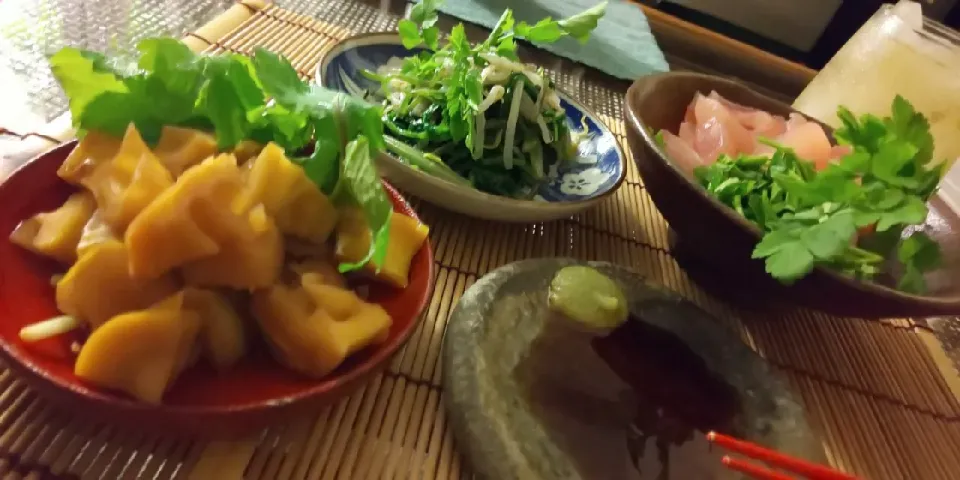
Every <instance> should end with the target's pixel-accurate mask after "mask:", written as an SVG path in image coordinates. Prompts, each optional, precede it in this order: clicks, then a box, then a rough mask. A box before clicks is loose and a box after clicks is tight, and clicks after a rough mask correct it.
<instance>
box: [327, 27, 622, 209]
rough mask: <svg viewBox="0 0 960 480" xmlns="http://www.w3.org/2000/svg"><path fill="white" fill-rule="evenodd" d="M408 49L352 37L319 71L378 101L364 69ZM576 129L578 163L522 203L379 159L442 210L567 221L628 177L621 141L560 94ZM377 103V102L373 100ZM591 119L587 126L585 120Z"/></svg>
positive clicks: (401, 183) (556, 172)
mask: <svg viewBox="0 0 960 480" xmlns="http://www.w3.org/2000/svg"><path fill="white" fill-rule="evenodd" d="M419 51H420V49H414V50H408V49H406V48H405V47H404V46H403V45H402V44H401V42H400V37H399V35H397V34H396V33H374V34H365V35H358V36H354V37H351V38H347V39H345V40H343V41H341V42H340V43H338V44H337V45H335V46H334V47H333V48H331V49H330V50H328V51H327V52H326V53H325V54H324V55H323V58H322V59H321V61H320V64H319V66H318V67H317V78H318V79H319V81H320V82H321V84H322V85H323V86H324V87H327V88H330V89H333V90H339V91H342V92H346V93H349V94H351V95H354V96H358V97H364V98H368V97H372V95H371V92H375V91H376V90H377V89H379V84H377V83H376V82H373V81H371V80H369V79H367V78H366V77H364V76H363V75H361V73H360V72H361V71H363V70H372V71H376V70H377V68H378V67H380V66H381V65H384V64H386V63H387V62H389V61H390V59H393V58H403V57H407V56H410V55H414V54H416V53H418V52H419ZM558 93H559V96H560V105H561V106H562V107H563V109H564V110H565V111H566V114H567V122H568V124H569V125H570V128H571V129H572V130H580V129H581V128H583V127H582V125H584V123H585V124H586V125H587V128H588V129H589V133H588V135H586V137H585V138H584V139H583V140H581V142H580V145H579V148H578V155H577V159H576V160H575V161H571V162H567V163H565V164H564V165H560V166H558V167H554V168H553V169H551V170H552V171H550V172H549V174H548V178H549V181H548V182H547V183H545V184H544V185H542V186H541V187H540V189H539V190H538V191H537V194H536V195H535V196H534V199H533V200H517V199H513V198H508V197H501V196H497V195H491V194H488V193H484V192H481V191H479V190H475V189H472V188H469V187H464V186H461V185H456V184H454V183H451V182H448V181H446V180H443V179H440V178H437V177H433V176H431V175H428V174H426V173H423V172H421V171H419V170H416V169H413V168H410V167H409V166H407V165H405V164H403V163H401V162H400V161H399V160H397V159H395V158H393V157H392V156H389V155H383V156H382V158H380V159H379V162H378V166H379V167H380V170H381V173H382V174H383V175H384V176H385V177H387V178H388V179H389V180H390V181H391V182H392V183H394V184H395V185H397V186H398V187H400V188H401V189H403V190H405V191H407V192H409V193H411V194H413V195H415V196H418V197H420V198H423V199H424V200H426V201H428V202H430V203H434V204H436V205H438V206H441V207H443V208H446V209H448V210H453V211H456V212H459V213H464V214H467V215H470V216H474V217H479V218H485V219H489V220H499V221H513V222H527V221H545V220H553V219H557V218H563V217H567V216H570V215H573V214H575V213H577V212H580V211H582V210H585V209H587V208H589V207H591V206H593V205H594V204H596V203H597V202H598V201H600V200H601V199H602V198H603V197H605V196H607V195H609V194H611V193H613V192H614V190H616V189H617V187H619V186H620V183H621V182H623V179H624V176H625V174H626V163H625V158H626V157H625V156H624V154H623V151H622V150H621V149H620V146H619V144H618V143H617V140H616V137H614V136H613V133H611V132H610V129H608V128H607V127H606V126H605V125H603V123H601V122H600V120H599V119H598V118H597V116H596V115H594V114H593V113H591V112H590V111H588V110H587V109H586V108H584V107H583V106H582V105H580V104H578V103H577V102H575V101H573V99H571V98H570V97H569V96H568V95H566V94H564V93H562V92H558ZM371 101H375V100H371ZM584 117H586V122H583V119H584Z"/></svg>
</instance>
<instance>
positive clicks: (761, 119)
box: [697, 90, 787, 138]
mask: <svg viewBox="0 0 960 480" xmlns="http://www.w3.org/2000/svg"><path fill="white" fill-rule="evenodd" d="M697 95H700V94H699V93H698V94H697ZM707 98H712V99H714V100H716V101H718V102H720V103H721V104H723V105H724V106H725V107H727V108H728V109H729V110H730V112H731V113H732V114H733V115H734V116H735V117H736V118H737V120H739V121H740V124H741V125H743V126H744V127H745V128H746V129H747V130H750V131H751V132H753V133H754V134H755V135H757V136H761V137H767V138H773V137H776V136H778V135H781V134H783V132H785V131H787V125H786V120H784V118H783V117H781V116H779V115H772V114H770V113H768V112H765V111H763V110H757V109H755V108H750V107H746V106H743V105H740V104H739V103H736V102H731V101H730V100H727V99H726V98H723V97H722V96H721V95H720V94H719V93H717V92H716V90H714V91H712V92H710V95H709V96H708V97H707Z"/></svg>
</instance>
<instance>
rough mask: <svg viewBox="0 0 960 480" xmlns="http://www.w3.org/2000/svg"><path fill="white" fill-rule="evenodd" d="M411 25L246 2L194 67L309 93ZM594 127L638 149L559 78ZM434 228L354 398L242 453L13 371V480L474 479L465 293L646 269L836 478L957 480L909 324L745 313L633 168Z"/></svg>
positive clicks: (8, 425)
mask: <svg viewBox="0 0 960 480" xmlns="http://www.w3.org/2000/svg"><path fill="white" fill-rule="evenodd" d="M395 23H396V18H395V17H393V16H391V15H388V14H384V13H382V12H380V11H378V10H376V9H374V8H371V7H367V6H365V5H360V4H352V3H346V4H345V5H343V6H342V7H341V8H338V9H337V10H336V11H331V12H327V13H326V14H325V15H324V16H323V20H322V21H321V20H316V19H312V18H308V17H304V16H301V15H298V14H294V13H291V12H289V11H286V10H283V9H281V8H278V7H275V6H269V5H264V4H261V3H258V2H254V1H250V0H248V1H247V2H246V3H243V4H238V5H235V6H234V7H232V8H231V9H230V10H229V11H228V12H226V13H225V14H224V15H222V16H220V17H218V18H217V19H215V20H214V21H212V22H211V23H210V24H208V25H206V26H205V27H203V28H201V29H199V30H197V31H196V32H194V33H193V34H190V35H188V37H187V41H188V42H189V43H190V44H191V45H192V46H193V47H194V48H196V49H198V50H199V49H203V50H206V51H208V52H211V53H218V52H224V51H233V52H240V53H249V52H250V51H251V49H252V47H254V46H265V47H267V48H269V49H271V50H274V51H278V52H281V53H283V54H285V55H286V56H288V57H289V58H290V59H291V60H292V61H293V63H294V66H295V67H296V68H297V69H298V70H299V71H300V72H301V74H302V75H304V76H310V75H311V74H312V72H313V69H314V67H315V66H316V64H317V62H318V60H319V56H320V53H321V52H322V51H323V50H324V49H325V48H329V47H330V46H331V45H333V44H334V43H335V42H336V41H337V40H339V39H341V38H344V37H346V36H348V35H351V34H353V33H360V32H365V31H378V30H389V29H392V28H394V27H395ZM554 73H555V74H556V79H557V81H558V83H559V84H560V85H561V86H562V87H563V88H564V89H565V90H566V91H568V92H570V93H572V94H573V95H574V96H576V97H577V98H579V99H580V100H581V101H583V102H584V103H585V104H587V105H589V106H590V107H592V108H593V109H594V110H595V111H597V112H598V113H599V114H600V115H601V116H602V117H603V120H604V121H605V122H606V123H607V125H609V126H610V127H611V129H612V130H613V131H614V132H615V133H616V135H617V137H618V138H619V139H620V141H621V144H622V145H623V147H624V149H625V150H627V152H628V156H629V149H628V147H627V145H626V142H625V140H624V137H623V134H624V125H623V123H622V121H621V120H620V118H621V108H622V104H621V98H620V96H619V95H618V94H616V93H615V92H613V91H610V90H605V89H603V88H601V87H599V86H597V85H595V84H592V83H588V82H586V81H583V79H582V78H581V77H580V76H578V75H570V74H568V73H565V72H554ZM412 200H413V203H414V205H415V207H416V209H417V211H418V212H419V213H420V215H421V216H422V218H423V220H424V221H425V222H427V223H428V224H430V225H431V227H432V231H431V241H432V243H433V246H434V249H435V252H436V262H437V267H438V268H437V271H438V276H437V279H436V290H435V292H434V294H433V297H432V299H431V301H430V306H429V310H428V312H427V313H426V314H425V316H424V318H423V320H422V323H421V324H420V325H419V327H418V329H417V330H416V332H415V333H414V334H413V336H412V337H411V340H410V342H409V343H408V344H407V346H406V347H405V348H404V349H403V350H402V352H401V353H400V354H399V355H398V356H397V358H396V359H395V361H394V362H393V363H392V365H391V366H390V368H389V369H388V371H387V372H385V373H383V374H382V375H379V376H377V377H376V378H374V379H373V380H372V381H371V382H370V383H369V384H367V385H365V386H364V387H363V388H362V389H361V390H359V391H358V392H357V393H356V394H354V395H353V396H351V397H350V398H348V399H346V400H344V401H342V402H340V403H339V404H336V405H333V406H331V407H329V408H326V409H323V410H319V411H317V412H315V413H313V414H311V415H308V416H305V417H303V418H300V419H297V420H296V421H293V422H290V423H288V424H284V425H277V426H275V427H273V428H269V429H267V430H266V431H264V432H261V433H259V434H257V435H252V436H250V437H248V438H242V439H237V440H235V441H219V442H203V441H196V440H194V439H189V438H172V437H157V436H153V435H145V434H142V433H139V432H135V431H121V430H118V429H117V428H116V427H114V426H111V425H102V424H94V423H91V422H90V421H87V420H86V419H85V418H83V415H82V412H70V411H63V410H58V409H54V408H51V407H50V406H48V405H47V403H46V402H45V401H44V400H43V399H41V398H38V397H37V396H36V394H35V393H34V392H33V391H31V390H30V389H29V388H27V387H25V386H24V385H23V384H22V382H21V381H20V380H18V379H17V378H15V377H14V376H13V374H11V373H10V372H9V371H8V370H6V369H5V368H3V366H2V365H0V478H4V479H7V478H31V479H41V478H101V479H113V478H124V479H132V478H151V479H166V478H191V479H221V478H223V479H231V478H241V477H243V478H250V479H261V478H262V479H285V478H298V479H299V478H310V479H316V478H323V479H328V478H349V479H354V478H355V479H364V478H369V479H381V478H437V479H444V480H446V479H459V478H468V477H470V473H469V468H468V466H467V465H464V464H463V462H462V459H461V457H460V456H459V455H458V453H457V451H456V449H455V446H454V442H453V439H452V437H451V433H450V431H449V429H447V427H446V418H445V413H444V410H443V387H442V385H441V383H440V378H441V372H440V368H441V367H440V363H439V358H440V347H441V342H442V340H443V332H444V328H445V325H446V320H447V316H448V314H449V313H450V311H451V309H452V308H453V306H454V305H455V304H456V302H457V299H458V298H459V297H460V295H461V294H462V293H463V291H464V290H465V289H466V288H467V287H469V286H470V285H471V284H472V283H473V282H474V281H476V280H477V278H479V277H480V276H482V275H483V274H484V273H486V272H488V271H490V270H491V269H493V268H496V267H498V266H500V265H503V264H505V263H508V262H511V261H514V260H519V259H523V258H530V257H539V256H572V257H577V258H582V259H590V260H607V261H613V262H617V263H619V264H623V265H628V266H631V267H633V268H635V269H637V270H639V271H641V272H644V273H646V274H647V275H649V276H650V277H651V278H652V279H654V280H656V281H658V282H661V283H663V284H664V285H666V286H668V287H670V288H672V289H674V290H676V291H678V292H680V293H682V294H684V295H685V296H687V297H689V298H690V299H692V300H693V301H695V302H697V303H698V304H700V305H701V306H702V307H704V308H705V309H707V310H709V311H711V312H713V313H714V314H716V315H717V316H718V318H721V319H723V321H724V322H725V323H726V324H727V325H728V326H729V327H730V328H732V329H734V330H736V331H738V332H739V333H740V334H741V336H742V337H743V339H744V340H745V341H746V342H747V343H748V344H749V345H751V346H752V347H753V348H754V349H756V350H757V351H758V352H760V353H761V354H762V355H763V356H764V357H765V358H767V359H768V360H769V361H770V362H771V363H772V364H773V365H775V366H777V367H778V368H779V370H780V371H781V372H783V374H784V375H786V377H787V378H788V379H789V380H790V381H791V383H792V385H793V387H794V388H795V390H796V391H797V393H798V394H799V396H800V398H801V399H802V400H803V402H804V404H805V406H806V408H807V412H808V417H809V419H810V421H811V422H812V424H813V426H814V427H815V428H816V429H817V430H818V431H819V432H820V433H821V435H822V438H823V443H824V448H825V450H826V453H827V455H828V458H829V460H830V461H831V463H833V464H834V465H835V466H836V467H838V468H840V469H842V470H846V471H849V472H853V473H856V474H858V475H861V476H863V477H865V478H868V479H877V480H880V479H891V480H899V479H949V478H956V477H957V472H960V422H958V418H960V401H958V396H957V394H956V393H955V392H957V391H958V390H957V388H956V386H957V385H958V384H960V382H958V378H957V376H956V372H955V371H953V370H952V368H951V367H950V366H949V361H948V360H947V359H946V356H945V355H944V354H943V352H942V350H941V349H940V348H939V345H938V343H937V341H936V340H935V339H934V338H933V337H932V335H931V334H930V333H929V332H928V331H927V330H925V329H924V328H923V327H922V326H921V325H920V324H918V323H917V322H914V321H912V320H910V319H893V320H887V321H883V322H867V321H862V320H857V319H840V318H832V317H828V316H825V315H821V314H818V313H812V312H807V311H792V312H791V313H789V314H785V315H780V316H772V315H769V314H768V315H759V314H756V313H751V312H747V311H738V310H735V309H733V308H732V307H729V306H725V305H724V304H723V303H721V302H720V301H719V300H717V299H715V298H713V297H711V296H709V295H708V294H706V293H705V292H703V291H702V290H700V289H699V288H698V287H696V286H695V285H694V284H692V283H691V281H690V280H689V279H688V278H687V275H686V274H685V273H684V271H683V270H682V269H681V268H680V266H679V265H678V263H677V261H676V259H675V258H674V256H673V254H672V253H671V251H670V244H669V241H668V227H667V224H666V222H665V220H664V219H663V217H662V216H660V214H659V213H658V212H657V210H656V208H655V207H654V205H653V203H652V201H651V199H650V197H649V196H648V195H647V193H646V191H645V190H644V186H643V182H642V181H641V179H640V177H639V175H638V173H637V171H636V168H635V167H634V165H633V164H632V163H630V164H629V170H628V176H627V181H626V182H625V183H624V185H623V187H622V188H621V189H620V190H618V191H617V192H616V194H615V195H613V196H611V197H609V198H608V199H606V200H605V201H604V202H603V203H602V204H601V205H600V206H599V207H597V208H596V209H594V210H592V211H590V212H587V213H585V214H582V215H578V216H576V217H573V218H570V219H567V220H563V221H558V222H551V223H546V224H539V223H538V224H529V225H506V224H496V223H490V222H484V221H480V220H473V219H467V218H463V217H462V216H456V215H451V214H449V213H446V212H444V211H443V210H440V209H438V208H436V207H433V206H431V205H427V204H424V203H421V202H417V201H416V199H412Z"/></svg>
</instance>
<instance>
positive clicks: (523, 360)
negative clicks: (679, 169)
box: [443, 259, 824, 480]
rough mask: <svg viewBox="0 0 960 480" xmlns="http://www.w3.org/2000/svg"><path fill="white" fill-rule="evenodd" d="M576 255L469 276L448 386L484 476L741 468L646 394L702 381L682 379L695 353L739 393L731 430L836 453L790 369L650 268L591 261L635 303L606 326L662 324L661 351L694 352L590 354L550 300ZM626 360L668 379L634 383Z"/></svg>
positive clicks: (466, 449) (658, 333) (818, 458)
mask: <svg viewBox="0 0 960 480" xmlns="http://www.w3.org/2000/svg"><path fill="white" fill-rule="evenodd" d="M578 263H580V262H578V261H576V260H569V259H536V260H525V261H521V262H517V263H513V264H509V265H507V266H504V267H501V268H499V269H497V270H495V271H493V272H491V273H490V274H488V275H487V276H485V277H483V278H482V279H480V280H479V281H477V282H476V283H475V284H474V285H473V286H471V287H470V288H469V289H468V290H467V291H466V292H465V293H464V294H463V296H462V297H461V299H460V302H459V304H458V305H457V307H456V309H455V310H454V312H453V314H452V315H451V317H450V320H449V324H448V326H447V332H446V336H445V338H444V345H443V368H444V385H445V392H444V393H445V396H444V398H445V401H446V405H447V408H448V412H449V415H450V422H451V425H452V428H453V432H454V435H455V438H456V440H457V444H458V446H459V449H460V450H461V451H462V452H463V453H465V454H466V456H467V459H468V460H469V462H470V463H471V466H472V467H473V469H474V470H475V472H476V474H477V476H478V477H479V478H488V479H498V480H509V479H523V480H535V479H541V478H542V479H556V478H563V479H580V478H584V479H590V478H617V479H624V480H629V479H644V478H650V479H654V478H656V479H658V480H660V479H663V480H666V479H688V478H698V479H700V478H706V479H710V478H716V479H721V478H739V477H737V476H736V475H735V474H733V473H732V472H729V471H726V470H725V469H724V468H723V467H722V466H721V464H720V457H721V456H722V453H721V452H719V451H713V452H710V451H709V449H708V445H707V444H706V441H705V440H704V439H703V432H700V431H697V427H691V426H690V425H687V426H684V425H680V424H678V423H676V422H673V420H670V419H668V418H666V417H661V416H660V415H659V414H658V413H656V412H657V411H658V408H657V407H656V406H655V405H654V402H649V401H648V400H650V399H652V398H654V397H657V396H658V395H659V397H658V398H660V399H663V398H666V397H664V396H662V395H661V394H663V393H667V394H669V395H673V397H672V398H680V397H676V395H677V393H678V392H681V393H682V391H683V390H684V388H687V389H689V388H691V385H693V388H697V387H696V386H697V385H698V384H697V383H696V382H695V383H693V384H691V383H690V382H686V385H684V383H685V382H683V381H675V380H671V379H676V378H680V377H682V376H683V375H685V373H686V372H687V371H692V370H686V366H687V365H689V364H690V362H691V361H692V362H699V363H700V364H701V365H702V367H701V368H703V369H704V370H706V371H707V372H708V373H709V374H710V375H711V377H712V380H713V381H719V382H723V384H725V385H727V387H725V388H729V389H730V390H731V391H732V394H733V395H734V396H735V398H737V403H738V405H737V408H736V411H735V413H734V415H732V416H731V417H730V418H725V419H724V420H723V422H724V424H725V425H727V426H728V427H729V428H727V429H726V430H727V433H730V434H733V435H736V436H738V437H739V438H743V439H747V440H750V441H752V442H755V443H758V444H762V445H766V446H768V447H771V448H774V449H776V450H779V451H781V452H784V453H786V454H789V455H793V456H796V457H800V458H805V459H809V460H812V461H815V462H820V463H823V462H824V457H823V451H822V449H821V447H820V443H819V442H818V440H817V439H816V437H815V435H814V434H813V432H812V431H811V429H810V426H809V425H808V424H807V422H806V420H805V419H804V414H803V409H802V408H801V406H800V404H799V403H798V402H797V401H796V400H795V398H794V396H793V395H792V394H791V392H790V390H789V388H788V386H787V384H786V382H785V380H784V379H782V378H781V377H780V376H779V375H777V373H776V372H774V371H773V370H772V369H771V367H770V366H769V365H768V364H767V363H766V362H765V361H764V360H763V359H761V358H760V357H759V356H758V355H757V354H755V353H754V352H753V351H752V350H750V349H749V348H748V347H747V346H746V345H745V344H744V343H743V342H742V341H741V340H740V339H739V338H738V337H737V336H736V335H735V334H734V333H733V332H731V331H729V330H728V329H726V328H725V327H723V326H722V324H721V323H720V321H719V320H717V319H716V318H713V317H712V316H711V315H709V314H708V313H706V312H704V311H703V310H701V309H699V308H698V307H696V306H694V305H693V304H691V303H689V302H687V301H685V300H683V299H682V298H680V297H679V296H678V295H676V294H674V293H670V292H667V291H664V290H662V289H660V288H658V287H655V286H653V285H651V284H650V283H649V282H648V280H647V279H645V278H644V277H643V276H642V275H640V274H638V273H636V272H633V271H631V270H628V269H626V268H623V267H618V266H615V265H612V264H608V263H599V262H590V263H588V265H590V266H592V267H594V268H596V269H598V270H600V271H601V272H602V273H604V274H606V275H608V276H610V277H611V278H613V279H614V280H615V281H616V282H617V283H619V285H620V286H621V288H623V290H624V292H625V294H626V297H627V298H628V302H629V304H630V310H631V314H632V315H633V317H632V318H631V319H630V320H628V322H627V324H625V325H624V326H622V327H619V328H618V329H617V330H615V331H614V333H613V334H611V335H610V336H607V337H604V338H605V339H609V338H613V337H616V336H618V335H620V334H619V333H618V332H619V331H620V329H623V328H628V326H630V325H632V324H633V325H632V326H630V327H629V328H639V329H640V330H639V331H644V332H647V333H648V334H650V335H653V336H652V337H649V338H650V339H654V338H655V339H656V341H654V342H653V343H649V344H648V347H650V348H652V349H653V350H657V349H661V350H664V351H662V352H658V354H667V355H673V354H676V353H677V352H679V351H680V350H683V349H687V350H688V351H689V352H691V353H690V354H689V355H690V356H692V357H693V359H689V358H687V359H684V358H681V357H676V361H675V362H671V363H668V364H662V363H653V362H650V358H651V357H649V356H647V355H646V353H647V352H645V351H644V350H643V349H641V348H633V349H631V348H621V349H620V350H619V351H618V352H616V353H617V355H615V356H614V357H610V356H608V355H605V356H604V357H603V358H601V357H600V356H598V355H596V354H594V353H591V352H594V351H595V350H593V349H591V348H590V347H591V345H594V346H595V345H597V344H596V343H593V344H591V341H594V340H591V339H590V338H589V337H583V336H580V337H578V336H577V335H573V336H569V335H568V334H570V332H569V331H567V332H564V331H563V329H562V327H561V325H562V324H559V323H557V320H556V319H555V318H554V317H552V316H551V314H550V313H549V311H548V309H547V306H546V297H547V287H548V285H549V283H550V280H551V279H552V277H553V276H554V274H555V273H556V272H557V271H558V270H559V269H560V268H562V267H564V266H568V265H574V264H578ZM565 335H567V336H565ZM583 335H586V334H583ZM637 338H639V337H637ZM661 340H665V341H661ZM600 341H606V340H600ZM668 344H669V345H668ZM661 347H664V348H661ZM667 347H668V348H667ZM595 348H596V347H595ZM596 351H600V350H596ZM607 352H609V350H607ZM693 352H695V353H693ZM617 356H619V359H618V358H615V357H617ZM644 362H646V363H644ZM615 363H618V364H619V366H616V365H614V364H615ZM624 365H634V366H639V367H641V368H640V369H641V370H646V373H648V374H649V373H655V374H656V375H659V376H660V377H659V378H660V380H659V382H650V383H647V384H646V385H645V386H644V385H638V384H637V383H631V384H629V385H628V384H627V383H625V381H624V380H625V379H626V377H624V376H621V373H614V370H617V372H623V371H624V370H622V369H618V368H621V367H623V366H624ZM610 367H613V368H612V369H611V368H610ZM628 369H629V368H628ZM647 378H648V379H651V378H653V377H650V376H648V377H647ZM631 385H632V388H631ZM716 392H717V391H716V390H715V391H714V393H711V392H710V391H707V392H706V393H703V392H701V393H703V396H701V397H699V398H697V397H696V396H695V397H694V398H686V399H685V400H682V401H686V402H687V407H691V408H692V410H691V409H688V411H690V412H697V411H701V410H704V409H703V408H697V403H698V402H700V406H701V407H702V406H706V410H710V409H711V408H713V407H714V406H719V405H724V404H727V403H729V402H727V401H726V400H725V399H724V398H723V396H722V395H719V394H715V393H716ZM692 393H693V394H694V395H697V392H692ZM645 399H646V400H645ZM703 402H706V403H703ZM638 407H639V408H638ZM651 407H652V408H651ZM661 408H662V405H661ZM666 408H670V406H667V407H666ZM716 411H719V409H717V410H716ZM731 411H734V410H731ZM671 418H674V419H676V418H679V417H671ZM704 418H706V417H704ZM716 418H720V417H716ZM672 422H673V423H672ZM718 430H720V431H723V429H722V428H718Z"/></svg>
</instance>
